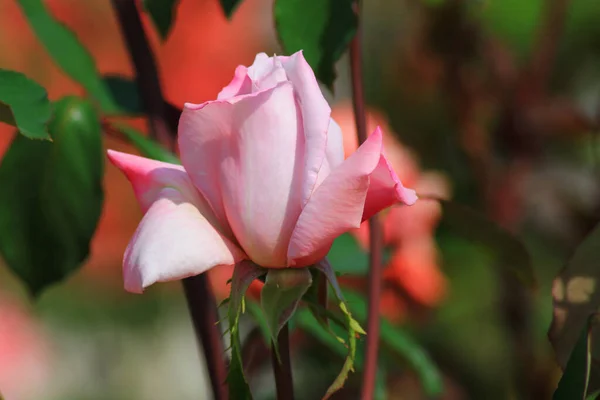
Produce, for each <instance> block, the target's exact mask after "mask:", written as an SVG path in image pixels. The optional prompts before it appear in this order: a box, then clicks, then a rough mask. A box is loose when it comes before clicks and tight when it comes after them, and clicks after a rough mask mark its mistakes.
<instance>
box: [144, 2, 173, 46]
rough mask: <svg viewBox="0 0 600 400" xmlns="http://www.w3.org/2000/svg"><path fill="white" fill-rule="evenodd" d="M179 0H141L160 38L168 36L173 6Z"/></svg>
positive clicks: (171, 22) (163, 38)
mask: <svg viewBox="0 0 600 400" xmlns="http://www.w3.org/2000/svg"><path fill="white" fill-rule="evenodd" d="M178 2H179V0H143V1H142V4H143V6H144V10H145V11H146V12H147V13H148V14H150V18H152V22H154V26H155V27H156V30H158V33H159V34H160V37H161V39H162V40H165V39H166V38H167V36H169V32H170V31H171V25H172V24H173V19H174V17H175V15H174V14H175V7H176V6H177V3H178Z"/></svg>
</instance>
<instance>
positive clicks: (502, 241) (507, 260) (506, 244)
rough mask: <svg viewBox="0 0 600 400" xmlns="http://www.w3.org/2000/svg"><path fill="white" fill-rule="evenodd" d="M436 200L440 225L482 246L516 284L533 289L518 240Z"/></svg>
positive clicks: (477, 214)
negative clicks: (443, 223)
mask: <svg viewBox="0 0 600 400" xmlns="http://www.w3.org/2000/svg"><path fill="white" fill-rule="evenodd" d="M436 200H437V201H439V202H440V204H441V205H442V209H443V222H445V223H447V224H448V226H449V227H450V228H451V229H452V231H454V232H457V233H459V234H460V235H462V236H464V237H466V238H468V239H469V240H472V241H473V242H476V243H479V244H480V245H482V246H484V247H485V248H486V249H487V250H488V251H490V252H491V253H493V255H494V257H495V258H496V259H497V260H498V263H499V265H501V266H502V267H503V268H508V269H509V270H510V272H511V273H513V274H514V275H515V276H516V277H517V279H519V281H520V282H522V283H523V284H524V285H526V286H528V287H530V288H535V287H536V279H535V273H534V270H533V265H532V263H531V257H530V255H529V252H528V251H527V249H526V248H525V246H524V245H523V243H522V242H521V241H520V240H519V239H517V238H516V237H515V236H514V235H513V234H511V233H510V232H508V231H506V230H504V229H503V228H501V227H500V225H498V224H497V223H495V222H493V221H492V220H490V219H488V218H487V217H486V216H485V215H484V214H482V213H480V212H477V211H475V210H473V209H471V208H468V207H465V206H463V205H461V204H458V203H455V202H452V201H448V200H439V199H436Z"/></svg>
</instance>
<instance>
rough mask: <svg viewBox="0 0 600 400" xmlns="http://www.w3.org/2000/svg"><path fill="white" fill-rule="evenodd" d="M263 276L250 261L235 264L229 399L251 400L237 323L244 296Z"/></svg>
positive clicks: (230, 328) (230, 330) (231, 305)
mask: <svg viewBox="0 0 600 400" xmlns="http://www.w3.org/2000/svg"><path fill="white" fill-rule="evenodd" d="M264 274H265V270H264V269H262V268H260V267H259V266H257V265H256V264H254V263H252V262H251V261H247V260H244V261H241V262H239V263H237V264H236V265H235V267H234V270H233V277H232V280H231V292H230V294H229V308H228V312H227V318H228V321H229V337H230V338H231V346H230V347H231V362H230V364H229V372H228V374H227V383H228V384H229V398H230V399H232V400H233V399H240V400H251V399H252V393H251V392H250V387H249V386H248V382H247V381H246V376H245V375H244V367H243V365H244V364H243V362H242V344H241V341H240V332H239V322H240V315H241V314H242V312H243V309H244V296H245V295H246V291H247V290H248V287H249V286H250V284H251V283H252V281H253V280H255V279H256V278H258V277H259V276H261V275H264Z"/></svg>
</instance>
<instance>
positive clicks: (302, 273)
mask: <svg viewBox="0 0 600 400" xmlns="http://www.w3.org/2000/svg"><path fill="white" fill-rule="evenodd" d="M311 284H312V276H311V275H310V271H309V270H308V268H282V269H270V270H269V272H267V279H266V280H265V285H264V286H263V288H262V291H261V292H260V303H261V306H262V308H263V311H264V312H265V316H266V319H267V327H268V328H269V333H270V335H271V340H272V341H273V343H274V344H275V345H274V346H273V348H274V349H277V336H278V335H279V331H281V328H283V326H284V325H285V324H286V323H287V322H288V320H289V319H290V317H291V316H292V315H294V312H295V311H296V307H297V306H298V303H299V302H300V300H301V299H302V296H304V294H305V293H306V291H307V290H308V288H309V287H310V286H311ZM277 357H278V358H279V354H278V355H277Z"/></svg>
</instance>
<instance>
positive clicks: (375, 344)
mask: <svg viewBox="0 0 600 400" xmlns="http://www.w3.org/2000/svg"><path fill="white" fill-rule="evenodd" d="M355 5H356V12H357V14H358V27H357V29H356V35H355V36H354V39H352V42H351V43H350V73H351V76H352V95H353V96H352V104H353V106H354V118H355V122H356V133H357V135H358V142H359V144H362V143H363V142H364V141H365V140H366V139H367V121H366V113H365V97H364V92H363V80H362V64H361V62H362V61H361V60H362V59H361V52H362V50H361V34H362V28H361V25H362V21H361V15H360V2H359V1H356V3H355ZM369 248H370V254H369V277H368V282H369V299H368V304H369V307H368V315H367V340H366V356H365V366H364V370H363V386H362V396H361V398H362V399H363V400H370V399H371V398H373V392H374V390H375V375H376V373H377V356H378V350H379V298H380V295H381V275H382V269H381V256H382V252H383V236H382V232H381V226H380V223H379V219H378V218H377V216H374V217H372V218H371V219H370V220H369Z"/></svg>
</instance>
